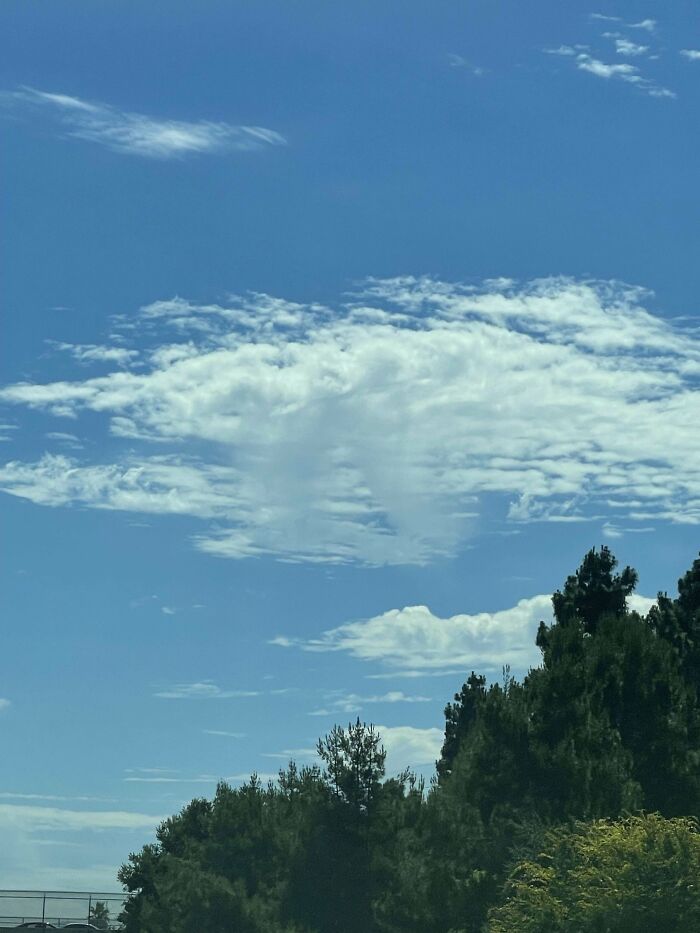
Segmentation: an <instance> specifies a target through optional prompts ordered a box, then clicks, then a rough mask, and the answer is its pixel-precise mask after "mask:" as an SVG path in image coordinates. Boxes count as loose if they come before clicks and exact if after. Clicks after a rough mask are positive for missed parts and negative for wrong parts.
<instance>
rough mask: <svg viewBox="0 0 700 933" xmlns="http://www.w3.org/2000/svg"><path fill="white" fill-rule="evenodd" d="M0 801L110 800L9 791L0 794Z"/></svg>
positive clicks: (83, 801)
mask: <svg viewBox="0 0 700 933" xmlns="http://www.w3.org/2000/svg"><path fill="white" fill-rule="evenodd" d="M0 800H49V801H53V802H54V803H58V802H60V803H66V802H69V801H70V802H73V803H86V802H90V803H106V802H110V801H111V800H112V798H109V797H90V796H75V797H65V796H62V795H61V794H16V793H12V792H11V791H2V792H1V793H0Z"/></svg>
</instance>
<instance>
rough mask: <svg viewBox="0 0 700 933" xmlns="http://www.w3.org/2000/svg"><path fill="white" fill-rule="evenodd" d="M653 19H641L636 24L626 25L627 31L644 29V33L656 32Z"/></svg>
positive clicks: (655, 23)
mask: <svg viewBox="0 0 700 933" xmlns="http://www.w3.org/2000/svg"><path fill="white" fill-rule="evenodd" d="M656 26H657V22H656V20H655V19H643V20H641V21H640V22H638V23H627V27H628V29H644V30H645V31H646V32H656Z"/></svg>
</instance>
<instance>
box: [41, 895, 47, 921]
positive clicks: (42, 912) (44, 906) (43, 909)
mask: <svg viewBox="0 0 700 933" xmlns="http://www.w3.org/2000/svg"><path fill="white" fill-rule="evenodd" d="M44 920H46V891H44V898H43V900H42V902H41V922H42V923H43V922H44Z"/></svg>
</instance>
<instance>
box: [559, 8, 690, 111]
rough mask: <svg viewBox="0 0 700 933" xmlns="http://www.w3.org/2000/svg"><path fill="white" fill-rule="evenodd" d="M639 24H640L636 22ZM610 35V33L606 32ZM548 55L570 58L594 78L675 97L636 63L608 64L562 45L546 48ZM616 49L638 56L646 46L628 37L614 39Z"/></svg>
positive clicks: (654, 94)
mask: <svg viewBox="0 0 700 933" xmlns="http://www.w3.org/2000/svg"><path fill="white" fill-rule="evenodd" d="M638 25H639V26H641V24H638ZM608 37H609V38H610V37H612V34H608ZM545 51H546V52H547V53H548V54H550V55H561V56H563V57H565V58H569V59H571V61H572V62H574V63H575V65H576V68H577V69H578V70H579V71H585V72H586V73H588V74H591V75H594V76H595V77H596V78H603V79H604V80H606V81H609V80H615V81H622V82H624V83H625V84H632V85H634V86H635V87H636V88H637V89H638V90H639V91H642V92H643V93H645V94H647V95H649V96H650V97H657V98H675V97H676V94H675V92H674V91H671V90H670V89H669V88H667V87H663V86H662V85H660V84H657V83H656V82H655V81H653V80H652V79H651V78H647V77H646V76H645V75H643V74H642V72H641V71H640V69H639V68H638V67H637V65H631V64H630V63H629V62H619V63H618V62H615V63H612V64H609V63H607V62H604V61H601V60H600V59H599V58H595V57H594V56H593V55H591V54H589V52H586V51H582V50H581V48H580V47H574V46H570V45H562V46H560V47H559V48H558V49H546V50H545ZM616 51H617V53H618V54H619V55H624V56H626V57H631V56H640V55H643V54H644V53H646V52H647V51H648V46H643V45H637V44H636V43H635V42H631V41H630V40H628V39H616Z"/></svg>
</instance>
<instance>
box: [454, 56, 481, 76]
mask: <svg viewBox="0 0 700 933" xmlns="http://www.w3.org/2000/svg"><path fill="white" fill-rule="evenodd" d="M447 59H448V61H449V63H450V67H451V68H464V69H466V70H467V71H470V72H471V73H472V74H473V75H474V76H475V77H477V78H481V77H483V75H485V74H486V69H485V68H482V67H481V65H475V64H473V62H470V61H469V59H468V58H464V57H463V56H462V55H455V54H454V53H453V52H451V53H450V54H449V55H448V56H447Z"/></svg>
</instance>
